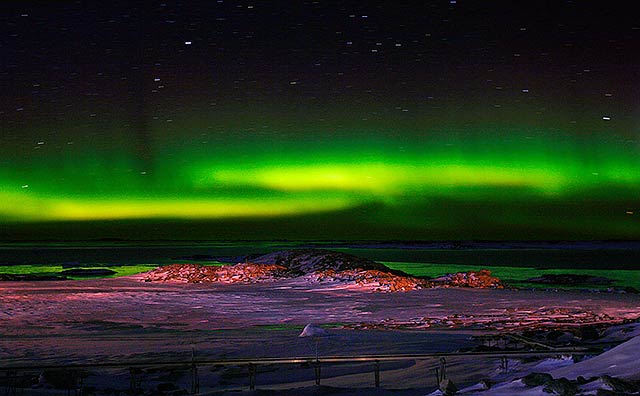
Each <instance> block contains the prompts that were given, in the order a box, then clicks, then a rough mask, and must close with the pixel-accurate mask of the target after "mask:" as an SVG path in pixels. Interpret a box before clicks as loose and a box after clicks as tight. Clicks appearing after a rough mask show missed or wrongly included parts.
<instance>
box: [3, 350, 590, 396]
mask: <svg viewBox="0 0 640 396" xmlns="http://www.w3.org/2000/svg"><path fill="white" fill-rule="evenodd" d="M599 352H601V351H600V350H597V349H586V348H554V349H553V350H537V351H508V350H507V351H488V352H436V353H428V354H387V355H359V356H322V357H318V358H316V357H290V358H270V357H263V358H243V359H195V358H192V359H191V360H182V361H128V362H97V363H69V364H44V365H12V366H4V367H0V373H1V372H3V373H4V376H0V379H2V378H4V386H5V395H7V396H13V395H18V394H20V393H19V392H20V387H19V386H18V383H19V381H18V380H19V379H20V378H23V377H24V373H32V372H43V371H45V370H61V371H63V372H67V373H69V375H72V373H74V372H79V371H81V370H85V369H109V368H113V369H129V376H130V386H129V392H130V394H137V393H136V392H138V391H139V388H140V377H139V375H140V374H141V369H144V368H146V369H150V368H167V369H169V368H182V369H183V370H190V371H191V394H192V395H198V394H200V378H199V374H198V368H199V367H212V366H217V367H226V366H244V367H246V368H247V371H246V372H247V380H248V381H247V382H248V383H247V385H246V386H248V388H249V390H254V389H255V388H256V377H257V374H258V370H257V368H258V366H260V365H291V364H303V365H306V366H308V367H310V368H313V369H314V377H315V384H316V385H320V382H321V379H322V370H321V369H322V367H323V366H327V365H333V364H343V363H372V366H371V367H372V371H373V385H374V386H375V387H376V388H379V387H380V363H382V362H397V361H421V360H437V361H438V364H437V365H435V366H434V367H432V368H430V370H433V371H435V375H436V379H437V381H436V382H437V384H438V385H439V383H440V382H441V381H442V380H443V379H446V366H447V359H448V358H462V359H465V358H474V359H478V358H485V359H500V360H501V363H500V367H501V368H503V369H504V370H506V369H507V368H508V367H507V359H509V358H530V357H544V356H566V355H593V354H597V353H599ZM82 387H83V386H82V383H81V380H80V383H78V384H76V386H73V387H70V388H69V389H67V394H68V395H71V394H72V393H71V391H73V392H74V393H73V395H74V396H82V395H83V391H82Z"/></svg>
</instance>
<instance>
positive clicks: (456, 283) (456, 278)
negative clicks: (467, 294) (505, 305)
mask: <svg viewBox="0 0 640 396" xmlns="http://www.w3.org/2000/svg"><path fill="white" fill-rule="evenodd" d="M429 283H431V284H432V285H433V286H444V287H477V288H485V289H486V288H493V289H502V288H503V287H504V285H503V284H502V282H501V281H500V279H498V278H496V277H493V276H491V271H489V270H480V271H469V272H456V273H455V274H447V275H445V276H441V277H438V278H434V279H431V280H430V281H429Z"/></svg>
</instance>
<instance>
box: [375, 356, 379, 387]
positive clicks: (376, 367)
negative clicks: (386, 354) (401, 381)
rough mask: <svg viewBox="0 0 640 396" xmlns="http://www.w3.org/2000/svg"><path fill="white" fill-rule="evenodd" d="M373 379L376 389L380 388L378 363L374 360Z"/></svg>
mask: <svg viewBox="0 0 640 396" xmlns="http://www.w3.org/2000/svg"><path fill="white" fill-rule="evenodd" d="M374 370H375V371H374V377H375V381H376V388H379V387H380V361H379V360H376V362H375V365H374Z"/></svg>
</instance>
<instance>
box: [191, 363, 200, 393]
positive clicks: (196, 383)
mask: <svg viewBox="0 0 640 396" xmlns="http://www.w3.org/2000/svg"><path fill="white" fill-rule="evenodd" d="M198 393H200V378H199V377H198V366H196V364H195V362H194V363H192V365H191V394H192V395H196V394H198Z"/></svg>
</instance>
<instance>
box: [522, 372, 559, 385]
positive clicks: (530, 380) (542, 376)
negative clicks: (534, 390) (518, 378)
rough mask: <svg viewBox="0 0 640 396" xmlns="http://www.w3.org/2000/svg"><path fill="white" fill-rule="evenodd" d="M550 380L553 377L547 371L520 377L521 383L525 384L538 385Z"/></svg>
mask: <svg viewBox="0 0 640 396" xmlns="http://www.w3.org/2000/svg"><path fill="white" fill-rule="evenodd" d="M551 381H553V377H552V376H551V374H547V373H531V374H527V375H526V376H525V377H524V378H522V383H523V384H525V385H526V386H540V385H545V384H547V383H549V382H551Z"/></svg>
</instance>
